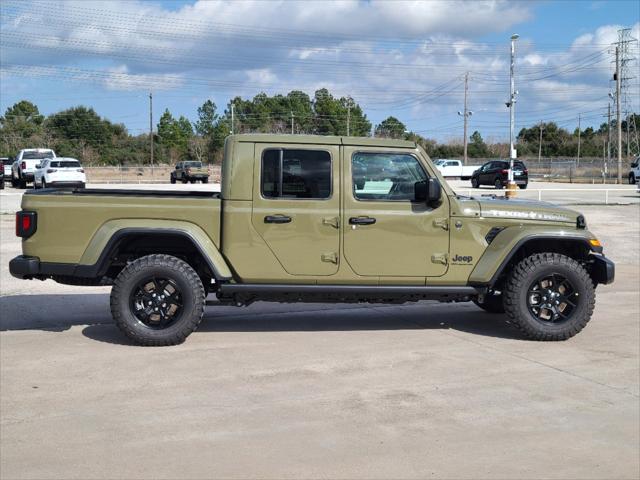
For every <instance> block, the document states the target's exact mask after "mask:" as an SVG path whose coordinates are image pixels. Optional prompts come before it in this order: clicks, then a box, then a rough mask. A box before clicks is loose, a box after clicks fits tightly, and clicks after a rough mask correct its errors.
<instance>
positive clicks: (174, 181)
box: [169, 175, 176, 183]
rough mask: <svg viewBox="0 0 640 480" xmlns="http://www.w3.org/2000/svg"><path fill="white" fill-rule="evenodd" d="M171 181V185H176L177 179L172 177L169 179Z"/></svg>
mask: <svg viewBox="0 0 640 480" xmlns="http://www.w3.org/2000/svg"><path fill="white" fill-rule="evenodd" d="M169 181H170V182H171V183H176V177H174V176H173V175H171V176H170V177H169Z"/></svg>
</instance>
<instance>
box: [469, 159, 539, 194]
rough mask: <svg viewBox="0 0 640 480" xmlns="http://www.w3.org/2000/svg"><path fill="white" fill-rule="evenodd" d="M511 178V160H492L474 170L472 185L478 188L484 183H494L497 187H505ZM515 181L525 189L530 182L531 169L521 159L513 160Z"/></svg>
mask: <svg viewBox="0 0 640 480" xmlns="http://www.w3.org/2000/svg"><path fill="white" fill-rule="evenodd" d="M508 180H509V161H508V160H491V161H489V162H487V163H485V164H484V165H482V167H480V168H479V169H478V170H476V171H475V172H473V175H472V177H471V186H472V187H473V188H478V187H480V186H482V185H493V186H494V187H495V188H503V187H504V186H506V185H507V182H508ZM513 181H514V182H515V183H516V185H518V187H520V188H522V189H525V188H527V185H528V184H529V171H528V170H527V167H526V166H525V164H524V163H522V162H521V161H519V160H516V161H515V162H513Z"/></svg>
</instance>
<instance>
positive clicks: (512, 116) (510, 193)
mask: <svg viewBox="0 0 640 480" xmlns="http://www.w3.org/2000/svg"><path fill="white" fill-rule="evenodd" d="M519 37H520V35H518V34H517V33H514V34H513V35H511V68H510V70H509V77H510V79H511V92H510V97H509V102H508V103H507V106H508V107H509V176H508V180H509V181H508V183H507V192H506V194H507V197H514V196H515V194H516V188H517V187H516V184H515V183H514V181H513V162H514V161H515V159H516V149H515V147H514V140H515V138H514V137H515V135H514V128H515V121H516V111H515V103H516V95H517V93H518V92H516V82H515V76H514V67H515V61H516V40H517V39H518V38H519Z"/></svg>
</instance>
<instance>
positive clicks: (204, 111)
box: [195, 100, 218, 137]
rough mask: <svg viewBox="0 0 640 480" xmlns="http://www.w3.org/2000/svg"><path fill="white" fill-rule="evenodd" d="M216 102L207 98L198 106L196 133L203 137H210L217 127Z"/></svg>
mask: <svg viewBox="0 0 640 480" xmlns="http://www.w3.org/2000/svg"><path fill="white" fill-rule="evenodd" d="M216 109H217V107H216V104H215V103H213V102H212V101H211V100H207V101H206V102H204V103H203V104H202V106H201V107H198V121H197V122H196V124H195V130H196V133H197V134H198V135H200V136H202V137H210V136H211V134H212V133H213V129H214V128H215V125H216V121H217V120H218V114H217V113H216Z"/></svg>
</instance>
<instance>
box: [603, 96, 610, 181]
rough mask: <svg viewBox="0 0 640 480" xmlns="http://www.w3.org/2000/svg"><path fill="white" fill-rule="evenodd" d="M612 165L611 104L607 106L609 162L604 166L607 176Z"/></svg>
mask: <svg viewBox="0 0 640 480" xmlns="http://www.w3.org/2000/svg"><path fill="white" fill-rule="evenodd" d="M610 163H611V102H609V104H608V105H607V162H606V163H605V165H604V172H605V174H607V173H608V171H609V164H610Z"/></svg>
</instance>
